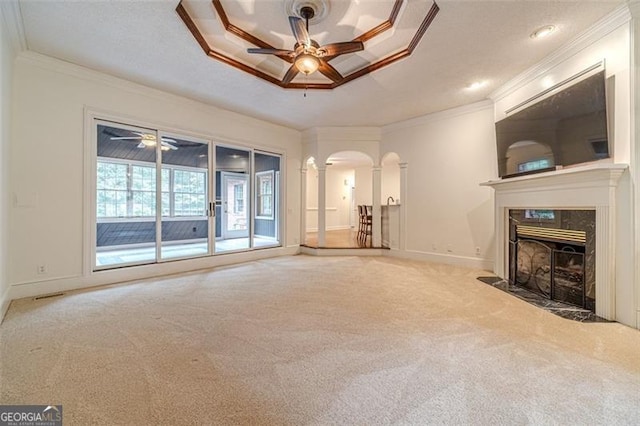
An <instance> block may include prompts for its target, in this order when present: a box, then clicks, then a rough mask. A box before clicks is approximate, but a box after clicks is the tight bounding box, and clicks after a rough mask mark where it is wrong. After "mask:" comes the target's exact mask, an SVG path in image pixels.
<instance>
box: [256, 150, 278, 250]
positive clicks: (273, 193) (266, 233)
mask: <svg viewBox="0 0 640 426" xmlns="http://www.w3.org/2000/svg"><path fill="white" fill-rule="evenodd" d="M254 165H255V170H256V173H255V214H254V222H253V223H254V225H253V229H254V237H253V244H254V247H272V246H278V245H280V226H279V225H280V156H279V155H276V154H269V153H264V152H255V153H254Z"/></svg>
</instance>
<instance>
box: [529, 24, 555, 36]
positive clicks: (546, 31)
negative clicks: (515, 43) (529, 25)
mask: <svg viewBox="0 0 640 426" xmlns="http://www.w3.org/2000/svg"><path fill="white" fill-rule="evenodd" d="M555 30H556V27H555V25H545V26H544V27H540V28H538V29H537V30H535V31H534V32H533V33H531V36H530V37H531V38H544V37H546V36H548V35H550V34H551V33H552V32H554V31H555Z"/></svg>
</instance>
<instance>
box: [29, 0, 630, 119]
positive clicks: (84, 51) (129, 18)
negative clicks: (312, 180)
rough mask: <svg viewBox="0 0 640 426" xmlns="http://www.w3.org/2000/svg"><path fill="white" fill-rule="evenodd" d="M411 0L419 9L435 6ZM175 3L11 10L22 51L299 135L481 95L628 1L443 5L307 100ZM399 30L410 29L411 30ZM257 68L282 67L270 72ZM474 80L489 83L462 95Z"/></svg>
mask: <svg viewBox="0 0 640 426" xmlns="http://www.w3.org/2000/svg"><path fill="white" fill-rule="evenodd" d="M222 1H224V4H225V6H227V7H229V8H234V7H235V8H236V9H237V10H234V11H232V12H231V11H230V12H229V14H230V15H233V16H234V17H235V18H236V19H238V20H237V22H236V25H238V26H240V27H242V28H244V29H246V30H247V31H252V32H253V31H255V32H256V34H258V35H260V36H261V37H264V38H265V39H266V40H268V41H269V43H270V44H274V45H276V44H277V46H278V47H280V46H289V45H290V43H291V41H292V37H291V33H290V30H289V28H288V22H287V19H286V16H287V15H286V12H285V9H284V7H285V1H283V0H257V1H256V0H243V1H238V2H232V1H229V0H222ZM407 1H408V2H409V3H410V4H412V3H415V4H416V7H418V6H420V7H429V6H430V5H431V4H432V1H430V0H429V1H423V0H407ZM178 3H179V2H178V1H177V0H157V1H96V2H94V1H90V2H77V1H66V0H50V1H25V0H21V1H20V2H19V5H20V11H21V15H22V16H21V17H22V24H23V26H24V33H25V38H26V45H27V48H28V50H30V51H34V52H38V53H41V54H44V55H48V56H52V57H54V58H59V59H61V60H64V61H68V62H71V63H75V64H78V65H81V66H84V67H88V68H91V69H94V70H98V71H101V72H105V73H107V74H111V75H114V76H116V77H121V78H124V79H127V80H130V81H134V82H137V83H141V84H144V85H147V86H150V87H154V88H158V89H161V90H164V91H168V92H171V93H176V94H179V95H182V96H186V97H189V98H192V99H196V100H199V101H202V102H205V103H208V104H212V105H215V106H219V107H222V108H225V109H228V110H232V111H236V112H239V113H242V114H246V115H249V116H253V117H257V118H260V119H264V120H267V121H270V122H273V123H277V124H282V125H285V126H289V127H292V128H296V129H301V130H302V129H307V128H311V127H316V126H382V125H386V124H390V123H394V122H398V121H402V120H406V119H409V118H413V117H417V116H421V115H425V114H428V113H432V112H436V111H441V110H444V109H448V108H452V107H456V106H461V105H466V104H470V103H473V102H477V101H480V100H483V99H485V98H486V97H487V95H488V94H489V93H491V92H492V91H494V90H495V89H497V88H498V87H500V86H501V85H503V84H504V83H506V82H507V81H509V80H510V79H512V78H513V77H515V76H516V75H518V74H519V73H521V72H523V71H524V70H526V69H528V68H529V67H531V66H533V65H534V64H536V63H537V62H539V61H540V60H542V59H543V58H544V57H546V56H548V55H549V54H551V53H552V52H554V51H555V50H557V49H558V48H560V47H561V46H562V45H563V44H565V43H567V42H569V41H570V40H572V39H573V38H575V37H577V36H578V35H579V34H581V33H582V32H583V31H585V30H586V29H587V28H589V27H590V26H592V25H593V24H594V23H595V22H597V21H598V20H600V19H602V18H603V17H605V16H607V15H608V14H610V13H611V12H613V11H614V10H615V9H616V8H617V7H618V6H620V5H621V4H623V3H624V1H623V0H600V1H582V0H580V1H572V0H568V1H526V0H525V1H506V2H505V1H483V0H474V1H468V0H441V1H438V2H437V3H438V6H439V7H440V12H439V13H438V16H437V18H436V19H435V20H434V21H433V22H432V25H431V26H430V27H429V29H428V31H427V34H426V35H425V37H424V38H423V39H422V40H421V42H420V43H419V45H418V46H417V47H416V49H415V51H414V53H413V54H412V55H411V56H410V57H407V58H404V59H402V60H401V61H398V62H397V63H395V64H393V65H391V66H387V67H385V68H383V69H379V70H377V71H374V72H372V73H370V74H368V75H366V76H364V77H361V78H359V79H357V80H354V81H352V82H350V83H349V84H345V85H342V86H340V87H337V88H336V89H334V90H320V91H309V92H308V93H306V97H305V96H304V94H303V92H302V91H300V90H288V89H283V88H281V87H278V86H276V85H274V84H271V83H268V82H266V81H264V80H262V79H260V78H257V77H255V76H253V75H250V74H247V73H245V72H242V71H240V70H238V69H236V68H234V67H231V66H229V65H227V64H224V63H221V62H219V61H215V60H212V59H211V58H209V57H207V56H206V55H205V54H203V50H202V48H201V47H200V46H199V45H198V43H197V42H196V41H195V40H194V38H193V35H192V34H191V33H190V31H189V29H188V28H187V27H186V26H185V24H184V22H183V21H182V19H181V18H180V16H179V15H178V13H177V12H176V7H177V6H178ZM392 3H393V2H392V1H391V0H389V1H386V0H359V1H346V0H333V1H331V3H330V5H331V9H330V11H329V13H328V15H327V17H326V18H325V19H324V21H322V22H320V23H319V24H317V28H318V29H317V30H316V29H315V28H314V25H311V28H310V30H311V32H312V34H313V37H314V38H317V40H318V42H325V41H328V42H333V41H342V40H348V39H351V38H353V37H354V36H355V35H356V34H357V32H358V31H361V30H363V29H366V28H371V27H372V26H375V25H376V23H377V22H380V21H381V20H383V19H385V17H387V16H388V14H389V10H390V4H392ZM189 4H190V5H191V6H192V7H194V8H197V9H198V10H202V12H203V13H204V12H205V11H206V12H207V13H210V12H209V11H210V10H211V7H212V3H211V1H209V0H189ZM355 5H364V6H363V7H368V8H369V12H366V13H359V12H357V11H356V9H352V8H353V7H355ZM405 13H406V12H405ZM256 17H259V19H257V18H256ZM405 18H407V16H405ZM200 19H203V20H204V21H207V20H211V19H214V16H213V15H212V14H210V15H209V18H207V17H206V16H204V15H203V16H201V17H200ZM234 22H235V21H234ZM203 24H205V25H211V26H213V25H214V23H213V22H203ZM548 24H553V25H555V26H556V27H557V28H558V30H557V31H556V32H555V33H554V34H553V35H552V36H550V37H548V38H546V39H543V40H533V39H531V38H530V37H529V35H530V34H531V33H532V32H533V31H534V30H535V29H537V28H540V27H541V26H543V25H548ZM325 25H326V27H325ZM320 27H322V28H324V29H321V28H320ZM397 31H399V32H402V31H413V32H414V33H415V25H411V28H410V29H408V27H407V28H405V27H404V26H400V27H399V28H398V29H397ZM389 34H391V32H389ZM226 37H231V36H230V35H227V36H225V38H226ZM233 37H235V36H233ZM334 37H335V38H334ZM233 41H234V44H233V45H234V46H235V45H236V44H235V43H237V40H233ZM245 47H246V46H240V47H238V49H240V50H241V49H244V48H245ZM238 54H240V53H238ZM359 54H360V53H359ZM366 54H369V53H368V52H367V53H366ZM360 55H365V53H361V54H360ZM259 59H260V58H254V60H259ZM262 59H263V60H264V59H265V58H262ZM273 59H277V58H273ZM273 59H269V60H273ZM337 59H339V58H337ZM365 59H366V60H372V59H370V58H366V57H365ZM345 60H346V58H345ZM354 60H357V59H355V58H354ZM338 64H339V63H338V62H336V66H338ZM261 66H264V67H265V69H269V67H271V66H274V67H275V71H278V70H277V66H275V65H268V64H267V63H264V64H261ZM344 66H345V67H346V66H347V64H344ZM474 81H484V82H485V84H484V85H483V86H482V87H480V88H479V89H478V90H469V89H467V87H468V86H469V85H470V84H471V83H473V82H474Z"/></svg>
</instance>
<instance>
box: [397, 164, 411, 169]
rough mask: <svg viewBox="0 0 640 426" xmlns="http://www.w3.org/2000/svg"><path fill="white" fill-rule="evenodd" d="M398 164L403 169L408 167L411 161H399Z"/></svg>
mask: <svg viewBox="0 0 640 426" xmlns="http://www.w3.org/2000/svg"><path fill="white" fill-rule="evenodd" d="M398 166H400V168H401V169H406V168H407V167H409V163H398Z"/></svg>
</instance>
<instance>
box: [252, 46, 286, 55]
mask: <svg viewBox="0 0 640 426" xmlns="http://www.w3.org/2000/svg"><path fill="white" fill-rule="evenodd" d="M247 53H262V54H265V55H285V56H293V55H295V54H296V52H294V51H293V50H286V49H275V48H273V49H265V48H258V47H252V48H250V49H247Z"/></svg>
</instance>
